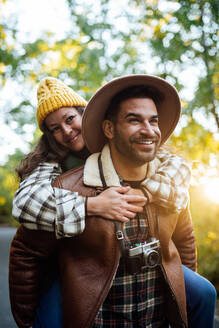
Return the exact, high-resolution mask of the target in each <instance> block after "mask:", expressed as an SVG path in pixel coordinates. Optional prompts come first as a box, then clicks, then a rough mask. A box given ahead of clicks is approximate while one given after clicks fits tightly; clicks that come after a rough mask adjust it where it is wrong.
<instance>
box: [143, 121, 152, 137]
mask: <svg viewBox="0 0 219 328" xmlns="http://www.w3.org/2000/svg"><path fill="white" fill-rule="evenodd" d="M141 133H145V134H150V135H154V130H153V127H152V126H151V125H150V123H149V122H148V121H146V122H144V123H143V124H142V127H141Z"/></svg>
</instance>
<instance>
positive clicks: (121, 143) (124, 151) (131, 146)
mask: <svg viewBox="0 0 219 328" xmlns="http://www.w3.org/2000/svg"><path fill="white" fill-rule="evenodd" d="M114 133H115V134H114V146H115V148H116V150H117V152H118V153H119V154H121V155H122V156H123V157H124V158H127V161H129V162H132V163H134V164H135V165H139V166H141V165H143V164H145V163H147V162H150V161H152V160H153V159H154V158H155V156H156V153H157V150H158V148H159V146H158V144H157V143H156V144H155V145H154V151H153V152H151V151H146V150H145V151H144V150H142V151H138V150H137V149H136V148H135V143H134V142H133V141H131V140H130V139H131V138H130V139H129V143H128V144H127V141H126V140H125V139H124V138H123V136H122V135H121V134H120V133H119V132H118V130H117V129H115V131H114Z"/></svg>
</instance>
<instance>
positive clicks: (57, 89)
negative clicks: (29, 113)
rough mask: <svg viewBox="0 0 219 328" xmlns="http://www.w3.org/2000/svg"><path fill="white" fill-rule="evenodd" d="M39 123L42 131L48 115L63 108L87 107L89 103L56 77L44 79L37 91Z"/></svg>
mask: <svg viewBox="0 0 219 328" xmlns="http://www.w3.org/2000/svg"><path fill="white" fill-rule="evenodd" d="M37 99H38V106H37V112H36V116H37V122H38V125H39V128H40V129H41V130H42V125H43V121H44V119H45V118H46V116H47V115H49V114H50V113H52V112H54V111H55V110H57V109H59V108H61V107H74V106H86V105H87V102H86V100H84V99H83V98H82V97H81V96H80V95H79V94H77V93H76V92H75V91H74V90H73V89H71V88H69V87H68V86H66V85H65V84H64V83H63V82H62V81H60V80H58V79H56V78H54V77H46V78H44V79H43V80H42V81H41V82H40V84H39V86H38V89H37Z"/></svg>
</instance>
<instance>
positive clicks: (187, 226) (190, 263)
mask: <svg viewBox="0 0 219 328" xmlns="http://www.w3.org/2000/svg"><path fill="white" fill-rule="evenodd" d="M172 239H173V242H174V244H175V246H176V248H177V250H178V252H179V255H180V258H181V261H182V264H184V265H185V266H187V267H188V268H189V269H191V270H193V271H196V270H197V258H196V243H195V236H194V230H193V224H192V219H191V214H190V211H189V208H188V207H187V208H186V209H185V210H183V211H182V212H181V213H180V215H179V219H178V222H177V225H176V227H175V231H174V233H173V236H172Z"/></svg>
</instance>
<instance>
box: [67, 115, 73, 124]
mask: <svg viewBox="0 0 219 328" xmlns="http://www.w3.org/2000/svg"><path fill="white" fill-rule="evenodd" d="M74 118H75V115H71V116H69V117H68V118H67V119H66V122H67V123H70V122H71V121H73V119H74Z"/></svg>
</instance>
